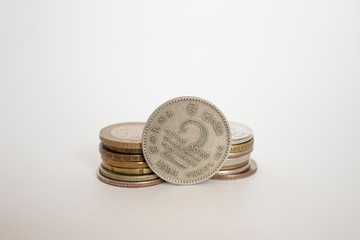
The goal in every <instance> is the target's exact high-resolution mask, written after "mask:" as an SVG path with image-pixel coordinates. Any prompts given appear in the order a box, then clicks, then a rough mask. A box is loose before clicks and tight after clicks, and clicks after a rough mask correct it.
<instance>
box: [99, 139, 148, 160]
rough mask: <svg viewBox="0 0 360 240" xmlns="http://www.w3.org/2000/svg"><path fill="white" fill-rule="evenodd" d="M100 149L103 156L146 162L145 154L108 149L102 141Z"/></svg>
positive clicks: (112, 158)
mask: <svg viewBox="0 0 360 240" xmlns="http://www.w3.org/2000/svg"><path fill="white" fill-rule="evenodd" d="M99 151H100V153H101V155H102V156H105V157H106V158H108V159H111V160H114V161H126V162H128V161H131V162H133V161H134V162H145V158H144V155H142V154H124V153H118V152H113V151H111V150H108V149H106V148H105V147H104V145H103V144H102V143H100V145H99Z"/></svg>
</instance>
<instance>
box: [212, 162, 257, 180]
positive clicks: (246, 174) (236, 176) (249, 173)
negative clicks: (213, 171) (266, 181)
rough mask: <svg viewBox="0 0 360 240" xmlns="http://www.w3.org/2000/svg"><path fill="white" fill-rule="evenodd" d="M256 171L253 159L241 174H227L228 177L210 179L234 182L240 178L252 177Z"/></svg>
mask: <svg viewBox="0 0 360 240" xmlns="http://www.w3.org/2000/svg"><path fill="white" fill-rule="evenodd" d="M257 170H258V167H257V163H256V162H255V161H254V159H251V165H250V167H249V169H248V170H246V171H245V172H242V173H237V174H229V175H221V176H216V175H214V176H213V177H212V178H211V179H213V180H236V179H241V178H246V177H250V176H252V175H254V174H255V173H256V172H257Z"/></svg>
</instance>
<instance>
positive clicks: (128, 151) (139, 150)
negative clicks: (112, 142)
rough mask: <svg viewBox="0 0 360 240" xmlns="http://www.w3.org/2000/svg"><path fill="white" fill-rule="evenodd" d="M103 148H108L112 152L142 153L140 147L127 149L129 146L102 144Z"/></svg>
mask: <svg viewBox="0 0 360 240" xmlns="http://www.w3.org/2000/svg"><path fill="white" fill-rule="evenodd" d="M104 148H105V149H108V150H110V151H113V152H117V153H124V154H142V149H129V148H118V147H111V146H107V145H105V144H104Z"/></svg>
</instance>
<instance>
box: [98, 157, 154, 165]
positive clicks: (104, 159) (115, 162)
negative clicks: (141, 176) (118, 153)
mask: <svg viewBox="0 0 360 240" xmlns="http://www.w3.org/2000/svg"><path fill="white" fill-rule="evenodd" d="M101 158H102V160H103V162H104V163H106V164H108V165H110V166H113V167H120V168H149V165H147V163H146V162H126V161H115V160H112V159H109V158H107V157H105V156H101Z"/></svg>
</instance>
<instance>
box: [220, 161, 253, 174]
mask: <svg viewBox="0 0 360 240" xmlns="http://www.w3.org/2000/svg"><path fill="white" fill-rule="evenodd" d="M248 162H249V160H247V161H246V162H243V163H239V164H236V165H228V166H223V167H222V168H221V169H220V171H225V170H232V169H236V168H241V167H243V166H245V165H246V164H248Z"/></svg>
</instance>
